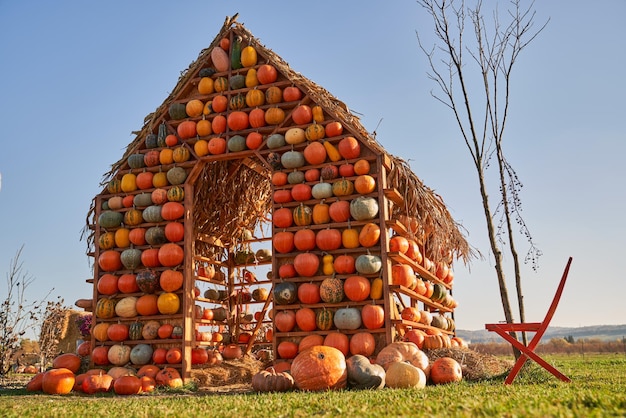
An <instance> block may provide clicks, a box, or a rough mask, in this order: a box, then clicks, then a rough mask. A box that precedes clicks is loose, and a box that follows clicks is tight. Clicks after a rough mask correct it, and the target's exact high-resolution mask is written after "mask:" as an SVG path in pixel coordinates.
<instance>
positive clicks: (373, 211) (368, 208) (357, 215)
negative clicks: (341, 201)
mask: <svg viewBox="0 0 626 418" xmlns="http://www.w3.org/2000/svg"><path fill="white" fill-rule="evenodd" d="M350 215H351V216H352V217H353V218H354V219H356V220H357V221H366V220H370V219H374V218H375V217H376V216H377V215H378V202H377V201H376V199H374V198H372V197H363V196H359V197H357V198H356V199H352V200H351V201H350Z"/></svg>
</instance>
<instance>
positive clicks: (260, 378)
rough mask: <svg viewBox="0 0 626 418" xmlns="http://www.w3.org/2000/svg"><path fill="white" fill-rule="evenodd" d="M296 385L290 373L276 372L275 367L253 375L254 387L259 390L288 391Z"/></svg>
mask: <svg viewBox="0 0 626 418" xmlns="http://www.w3.org/2000/svg"><path fill="white" fill-rule="evenodd" d="M294 386H295V382H294V380H293V377H292V375H291V374H290V373H286V372H276V370H275V369H274V368H273V367H270V368H269V370H262V371H260V372H258V373H257V374H255V375H254V376H252V389H254V390H256V391H257V392H288V391H290V390H292V389H293V388H294Z"/></svg>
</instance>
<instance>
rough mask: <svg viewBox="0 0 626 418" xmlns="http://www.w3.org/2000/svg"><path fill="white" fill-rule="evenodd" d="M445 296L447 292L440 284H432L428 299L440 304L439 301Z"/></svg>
mask: <svg viewBox="0 0 626 418" xmlns="http://www.w3.org/2000/svg"><path fill="white" fill-rule="evenodd" d="M447 294H448V291H447V290H446V288H445V286H444V285H442V284H440V283H434V284H433V294H432V296H431V297H430V299H431V300H432V301H433V302H440V301H442V300H444V299H445V297H446V295H447Z"/></svg>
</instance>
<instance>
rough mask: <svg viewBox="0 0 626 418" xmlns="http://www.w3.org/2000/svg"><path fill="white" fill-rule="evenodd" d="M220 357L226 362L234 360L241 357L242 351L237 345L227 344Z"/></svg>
mask: <svg viewBox="0 0 626 418" xmlns="http://www.w3.org/2000/svg"><path fill="white" fill-rule="evenodd" d="M222 356H223V357H224V359H226V360H235V359H239V358H241V357H242V356H243V351H242V350H241V347H240V346H239V345H238V344H228V345H227V346H226V347H224V350H223V351H222Z"/></svg>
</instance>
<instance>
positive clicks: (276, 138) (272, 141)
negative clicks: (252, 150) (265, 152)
mask: <svg viewBox="0 0 626 418" xmlns="http://www.w3.org/2000/svg"><path fill="white" fill-rule="evenodd" d="M285 145H287V142H286V141H285V136H284V135H281V134H272V135H270V136H269V137H268V138H267V147H268V148H269V149H274V148H279V147H283V146H285Z"/></svg>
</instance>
